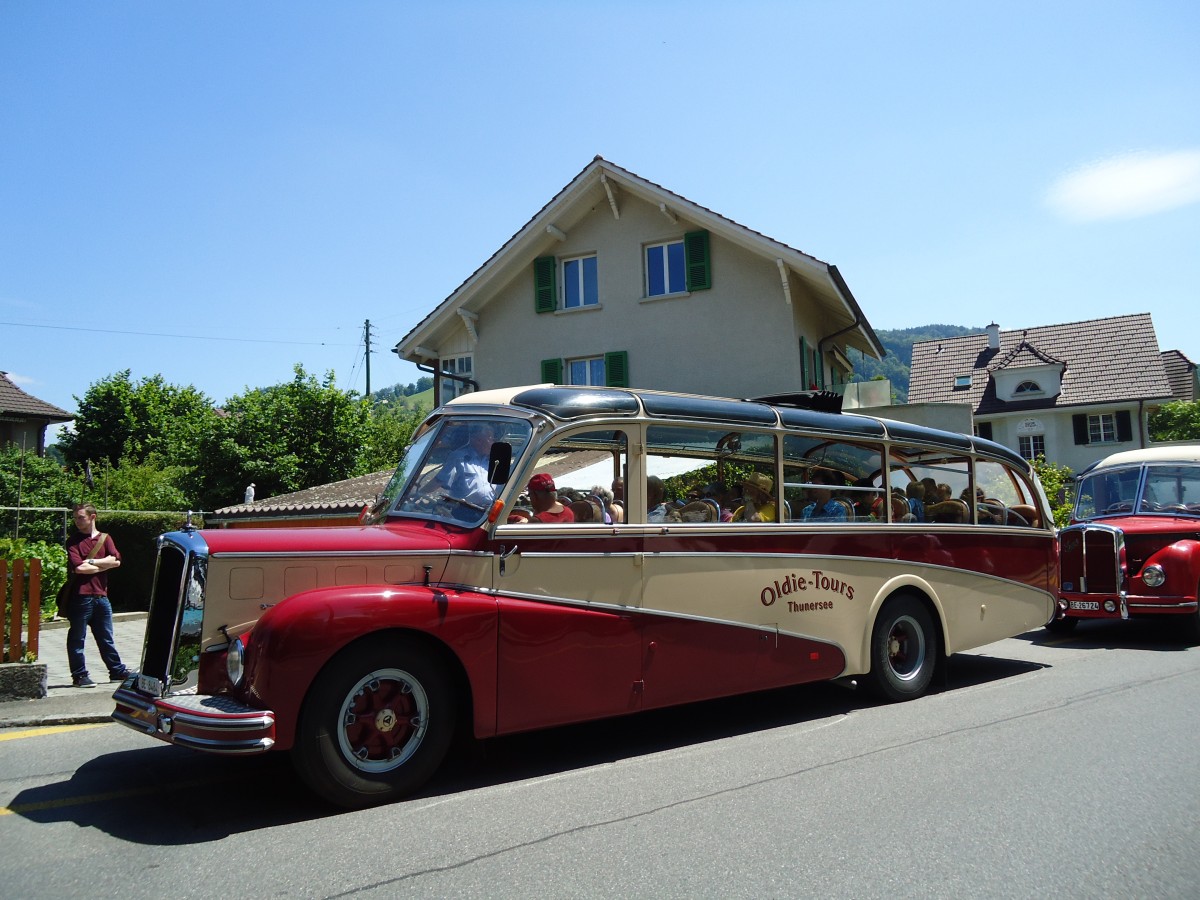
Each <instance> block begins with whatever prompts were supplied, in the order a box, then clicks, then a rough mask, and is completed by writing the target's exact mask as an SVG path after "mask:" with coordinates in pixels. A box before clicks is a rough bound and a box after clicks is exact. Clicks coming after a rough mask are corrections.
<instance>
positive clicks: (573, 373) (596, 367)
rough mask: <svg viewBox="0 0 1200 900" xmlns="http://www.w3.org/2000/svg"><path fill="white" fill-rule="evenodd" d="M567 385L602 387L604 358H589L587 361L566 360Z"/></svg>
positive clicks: (603, 382) (603, 381)
mask: <svg viewBox="0 0 1200 900" xmlns="http://www.w3.org/2000/svg"><path fill="white" fill-rule="evenodd" d="M567 384H592V385H599V386H601V387H603V386H604V384H605V380H604V357H603V356H591V357H588V358H587V359H568V360H567Z"/></svg>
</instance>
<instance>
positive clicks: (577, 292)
mask: <svg viewBox="0 0 1200 900" xmlns="http://www.w3.org/2000/svg"><path fill="white" fill-rule="evenodd" d="M599 302H600V288H599V282H598V277H597V272H596V257H595V255H592V256H580V257H577V258H576V259H564V260H563V309H579V308H580V307H584V306H595V305H597V304H598V303H599Z"/></svg>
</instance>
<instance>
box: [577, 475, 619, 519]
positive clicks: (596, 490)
mask: <svg viewBox="0 0 1200 900" xmlns="http://www.w3.org/2000/svg"><path fill="white" fill-rule="evenodd" d="M586 499H588V500H593V501H595V502H596V504H597V505H599V507H600V509H601V511H602V512H603V515H604V524H605V525H614V524H617V523H620V522H624V521H625V510H623V509H621V508H620V507H619V506H616V505H614V504H613V499H614V498H613V493H612V491H610V490H609V489H608V488H606V487H605V486H604V485H602V484H593V485H592V490H591V493H590V494H588V496H587V498H586Z"/></svg>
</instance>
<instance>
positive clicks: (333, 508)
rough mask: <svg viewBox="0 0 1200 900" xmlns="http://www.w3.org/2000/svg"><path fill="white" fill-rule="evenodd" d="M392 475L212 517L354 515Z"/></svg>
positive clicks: (379, 474)
mask: <svg viewBox="0 0 1200 900" xmlns="http://www.w3.org/2000/svg"><path fill="white" fill-rule="evenodd" d="M392 471H393V470H392V469H388V470H387V471H386V472H372V473H370V474H369V475H359V476H358V477H357V478H347V479H345V480H343V481H335V482H333V483H332V484H320V485H317V486H316V487H311V488H305V489H304V490H302V491H293V492H292V493H290V494H279V495H278V496H276V497H267V498H266V499H264V500H255V501H254V502H253V503H239V504H238V505H236V506H225V507H222V508H221V509H218V510H216V511H215V512H214V513H213V514H212V517H213V518H217V519H249V518H265V517H267V516H279V515H284V514H303V515H343V514H351V513H353V514H357V513H358V512H360V511H361V510H362V508H363V506H364V505H365V504H367V503H373V502H374V501H375V498H376V497H377V496H378V495H379V494H380V492H381V491H383V489H384V488H385V487H386V486H387V483H388V479H390V478H391V477H392Z"/></svg>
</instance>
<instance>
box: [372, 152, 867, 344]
mask: <svg viewBox="0 0 1200 900" xmlns="http://www.w3.org/2000/svg"><path fill="white" fill-rule="evenodd" d="M626 194H628V195H630V196H634V197H637V198H638V199H640V200H643V201H645V202H647V203H650V204H652V205H654V206H656V207H658V208H660V209H661V210H663V212H664V214H670V215H671V216H674V217H676V218H681V219H685V220H687V221H688V222H690V223H695V225H696V226H698V227H703V228H706V229H707V230H708V231H709V232H710V233H712V234H714V235H717V236H719V237H721V238H722V239H724V240H726V241H729V242H730V243H732V244H735V245H737V246H739V247H742V248H743V249H745V250H747V251H748V252H750V253H753V254H755V255H756V256H759V257H763V258H766V259H769V260H772V261H781V262H782V264H783V265H784V266H785V267H786V268H787V270H788V271H789V272H791V273H794V275H795V276H796V277H797V278H798V279H799V280H800V281H801V282H802V283H803V284H804V285H806V287H807V288H808V291H809V293H810V295H811V296H812V297H813V298H814V299H815V300H816V301H817V302H818V303H820V305H821V306H823V307H824V308H825V310H826V313H827V319H828V321H829V322H830V323H831V324H832V325H833V327H834V329H840V330H843V331H846V333H847V335H848V337H847V339H846V341H845V343H847V344H848V345H849V346H853V347H855V348H856V349H858V350H861V351H862V352H864V353H866V354H868V355H871V356H874V357H875V358H876V359H882V358H883V356H884V355H885V350H884V348H883V345H882V343H880V341H879V338H878V336H877V335H876V334H875V332H874V331H873V330H872V328H871V326H870V324H869V323H868V322H867V320H866V317H865V316H864V315H863V312H862V309H861V308H860V307H859V305H858V302H857V300H855V298H854V295H853V293H852V292H851V291H850V288H849V286H847V284H846V282H845V280H844V279H843V278H842V276H841V273H840V272H838V270H837V267H836V266H833V265H831V264H829V263H826V262H823V261H821V260H819V259H817V258H816V257H813V256H810V255H809V254H807V253H804V252H803V251H800V250H797V249H795V248H793V247H789V246H788V245H787V244H783V243H781V242H779V241H777V240H775V239H774V238H770V237H768V236H766V235H764V234H762V233H760V232H757V231H754V230H753V229H751V228H747V227H746V226H744V225H740V224H738V223H737V222H734V221H733V220H732V219H728V218H726V217H725V216H722V215H720V214H719V213H716V212H714V211H713V210H711V209H708V208H707V207H704V206H701V205H700V204H698V203H694V202H693V201H691V200H688V199H687V198H686V197H683V196H680V195H679V194H676V193H674V192H672V191H669V190H667V189H666V188H664V187H662V186H661V185H658V184H655V183H654V182H651V181H647V180H646V179H644V178H642V177H640V176H638V175H635V174H634V173H632V172H630V171H628V170H626V169H623V168H621V167H620V166H617V165H614V164H613V163H611V162H608V161H607V160H605V159H603V158H602V157H599V156H597V157H596V158H595V159H593V160H592V161H591V162H590V163H588V165H587V166H585V167H584V169H583V170H582V171H581V172H580V173H579V174H578V175H576V176H575V178H573V179H572V180H571V181H570V183H568V184H567V185H566V187H564V188H563V189H562V190H561V191H559V192H558V194H556V195H555V196H554V197H553V198H552V199H551V200H550V201H549V202H548V203H547V204H546V205H545V206H543V207H542V208H541V209H540V210H539V211H538V212H537V213H536V214H534V216H533V218H531V219H530V220H529V221H528V222H527V223H526V224H525V225H524V226H523V227H522V228H521V229H520V230H519V231H518V232H517V233H516V234H514V235H513V236H512V237H511V238H509V239H508V240H507V241H506V242H505V243H504V245H503V246H501V247H500V249H499V250H497V251H496V252H495V253H494V254H492V256H491V257H490V258H489V259H488V260H487V261H486V262H485V263H484V264H483V265H482V266H480V267H479V268H478V269H476V270H475V271H474V272H472V273H471V275H470V276H468V278H467V279H466V280H465V281H464V282H463V283H462V284H461V285H459V286H458V288H456V289H455V290H454V292H453V293H452V294H450V296H448V297H447V298H446V299H445V300H443V301H442V302H441V303H440V304H438V306H437V307H436V308H435V309H434V310H433V311H432V312H431V313H430V314H429V315H427V316H426V317H425V318H424V319H422V320H421V322H419V323H418V324H417V325H416V326H415V327H414V328H413V329H412V330H411V331H409V332H408V334H406V335H405V336H404V337H403V338H401V339H400V341H399V342H397V344H396V346H395V348H394V351H393V352H395V353H396V354H397V355H399V356H400V358H401V359H404V360H406V361H409V362H415V363H421V362H425V361H428V360H430V359H431V358H432V356H431V354H432V353H434V352H436V348H437V346H438V344H439V343H440V338H439V335H442V334H447V333H449V329H450V328H454V327H461V325H460V324H459V318H458V315H457V312H458V310H460V309H466V310H471V311H472V312H474V313H478V312H479V308H480V304H479V301H480V298H484V299H483V302H486V299H487V297H488V296H489V290H490V289H492V288H493V287H494V286H495V287H498V286H502V285H504V284H506V283H507V282H508V281H509V280H510V279H512V278H514V277H516V275H517V274H518V273H519V272H520V271H522V270H523V269H524V267H525V266H527V265H529V263H530V262H531V261H532V260H533V259H535V258H537V257H538V256H540V255H543V254H544V253H546V252H547V251H548V249H549V248H551V247H553V246H554V245H555V244H556V243H558V241H559V240H560V237H561V235H562V233H563V232H564V231H569V230H570V228H571V226H572V225H573V224H574V223H575V222H576V221H578V219H579V218H581V217H583V216H585V215H587V214H588V213H589V212H591V210H592V207H593V206H595V205H596V204H603V206H604V208H606V209H610V208H611V209H612V210H613V214H614V215H618V214H619V203H620V202H621V200H622V198H623V197H624V195H626ZM491 293H495V291H494V290H493V291H491ZM847 329H848V330H847Z"/></svg>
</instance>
